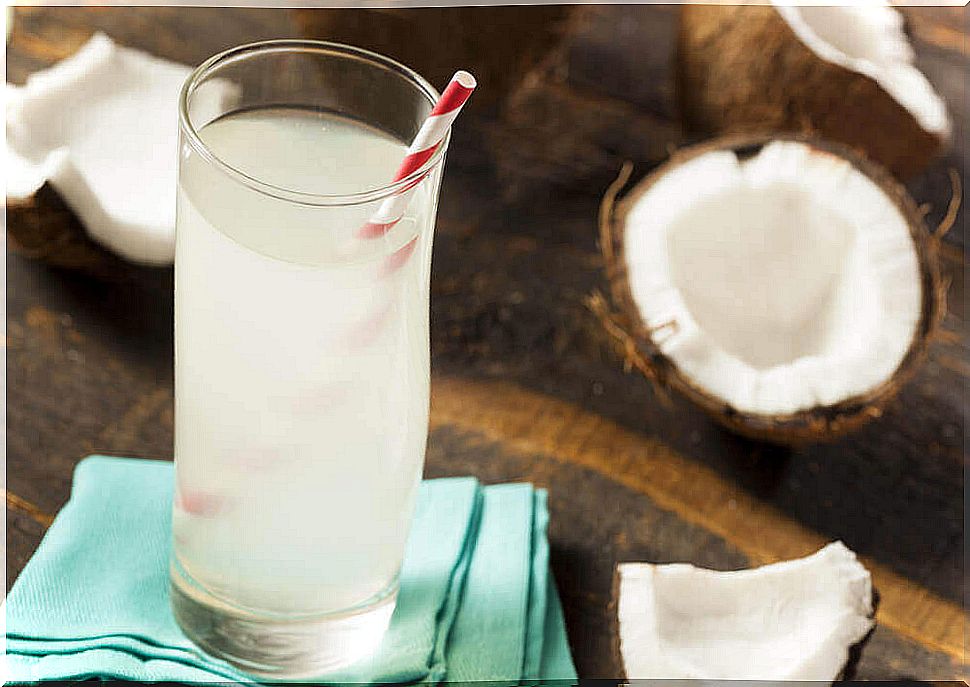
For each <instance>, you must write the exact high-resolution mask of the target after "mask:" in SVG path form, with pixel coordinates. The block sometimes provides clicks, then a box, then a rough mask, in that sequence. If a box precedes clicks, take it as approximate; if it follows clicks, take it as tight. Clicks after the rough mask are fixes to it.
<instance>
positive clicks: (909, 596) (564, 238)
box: [7, 6, 970, 679]
mask: <svg viewBox="0 0 970 687" xmlns="http://www.w3.org/2000/svg"><path fill="white" fill-rule="evenodd" d="M508 11H509V12H515V11H518V10H516V9H509V10H508ZM586 11H587V12H588V16H587V17H586V20H585V21H584V22H583V24H582V27H581V28H580V29H579V30H578V33H577V34H576V35H575V36H573V37H572V38H570V39H569V41H568V42H567V44H566V47H565V49H564V50H562V51H560V53H559V54H558V55H557V56H556V57H555V60H553V63H551V64H552V67H549V68H550V69H552V71H551V72H547V74H559V76H558V77H557V78H550V79H549V80H548V82H547V83H546V82H544V83H543V85H541V86H538V87H536V86H532V87H530V88H527V89H524V90H522V91H521V92H520V93H518V94H516V95H515V96H514V97H513V99H512V101H511V104H510V105H509V106H508V107H506V108H505V109H504V110H502V111H496V110H494V109H492V110H490V111H474V110H471V111H470V112H469V113H468V116H467V117H465V118H463V121H462V123H461V126H460V127H459V128H458V131H457V132H456V136H455V140H454V143H453V146H452V152H451V153H450V156H449V162H448V170H447V174H446V178H445V182H444V188H443V192H442V198H441V209H440V220H439V223H438V235H437V239H436V245H435V255H434V268H433V269H434V273H433V277H432V348H433V370H434V373H433V402H432V405H433V409H432V416H431V417H432V419H431V423H432V428H431V436H430V443H429V452H428V461H427V475H428V476H430V477H436V476H441V475H461V474H474V475H477V476H478V477H480V478H481V479H483V480H485V481H487V482H498V481H511V480H528V481H531V482H534V483H536V484H538V485H541V486H544V487H547V488H548V489H549V490H550V508H551V512H552V520H551V525H550V538H551V542H552V566H553V569H554V573H555V577H556V580H557V582H558V585H559V588H560V591H561V594H562V597H563V602H564V605H565V611H566V617H567V622H568V627H569V633H570V641H571V644H572V648H573V652H574V655H575V658H576V662H577V665H578V668H579V671H580V674H581V675H582V676H583V677H616V676H617V675H618V666H617V665H616V663H615V659H614V658H613V656H612V654H611V652H610V650H609V641H610V640H609V632H608V627H609V622H610V620H609V617H608V611H607V604H608V602H609V598H610V581H611V575H612V571H613V568H614V565H615V564H616V562H617V561H625V560H648V561H658V562H666V561H690V562H693V563H695V564H698V565H702V566H709V567H713V568H720V569H733V568H741V567H746V566H750V565H757V564H760V563H765V562H768V561H774V560H779V559H784V558H789V557H793V556H800V555H804V554H807V553H810V552H811V551H813V550H815V549H816V548H818V547H819V546H821V545H822V544H823V543H825V542H826V541H829V540H832V539H842V540H843V541H845V542H846V543H847V544H848V545H849V546H850V547H851V548H852V549H853V550H855V551H857V552H858V553H859V554H860V555H861V556H863V557H864V560H865V563H866V565H867V566H868V567H869V568H870V570H871V571H872V573H873V576H874V581H875V584H876V586H877V587H878V589H879V592H880V596H881V604H880V609H879V615H878V621H879V625H878V628H877V629H876V631H875V633H874V635H873V636H872V638H871V641H870V642H869V644H868V646H867V648H866V650H865V652H864V654H863V656H862V659H861V661H860V663H859V665H858V672H857V676H858V677H860V678H882V679H886V678H904V677H915V678H923V679H930V678H933V679H947V678H957V677H963V676H966V675H967V670H966V667H967V666H966V664H967V659H966V656H965V654H964V651H965V649H964V636H963V632H964V628H965V622H966V615H965V612H964V610H963V605H962V600H963V596H962V594H963V583H964V572H965V568H964V543H963V542H964V519H963V517H964V511H963V504H964V485H963V470H964V467H965V465H966V462H967V456H966V453H965V451H964V430H965V425H966V411H967V403H966V399H967V396H966V392H967V379H968V377H970V355H968V351H967V341H968V338H967V326H966V309H965V300H964V290H963V289H964V287H963V273H964V269H965V267H964V258H963V251H962V248H961V244H962V242H963V234H962V233H961V232H962V229H961V228H957V229H955V230H954V232H953V233H954V238H953V241H951V243H950V244H949V245H948V248H947V250H946V251H945V253H946V271H947V273H948V275H949V276H950V277H951V278H952V279H953V280H954V285H953V289H952V291H951V298H950V301H951V311H952V313H951V316H950V317H949V318H948V320H947V325H946V326H947V328H948V329H949V330H950V331H951V332H953V335H952V336H951V337H950V338H948V339H947V340H946V341H943V342H940V343H937V344H935V345H934V346H933V348H932V350H931V352H930V358H929V361H928V362H927V364H926V365H925V366H924V367H923V370H922V372H921V374H920V375H919V376H918V378H917V379H915V381H913V382H912V383H911V384H909V385H908V386H907V387H906V389H905V390H904V392H903V394H902V395H901V397H900V399H899V400H898V401H897V402H896V403H894V404H893V405H892V407H891V408H890V409H889V410H888V412H887V413H886V414H885V416H884V417H882V418H881V419H879V420H877V421H874V422H873V423H871V424H870V425H868V426H867V427H866V428H864V429H863V430H862V431H860V432H858V433H857V434H854V435H852V436H850V437H848V438H846V439H844V440H842V441H839V442H837V443H834V444H830V445H822V446H808V447H803V448H797V449H784V448H778V447H775V446H770V445H765V444H759V443H754V442H750V441H745V440H743V439H739V438H737V437H735V436H732V435H730V434H727V433H726V432H724V431H722V430H721V429H719V428H718V427H717V426H715V425H713V424H712V423H711V422H710V421H709V420H708V419H706V418H705V417H704V416H703V415H701V414H700V413H699V412H698V411H697V410H695V409H693V408H690V407H686V406H684V405H676V404H675V405H672V406H666V405H664V404H663V403H661V402H660V401H659V400H658V398H657V397H656V396H655V395H654V394H653V392H652V390H651V388H650V387H649V385H648V384H647V383H646V382H645V381H644V380H643V379H641V378H639V377H637V376H635V375H629V374H625V373H624V372H623V371H622V369H621V367H620V366H619V365H618V364H617V362H616V361H615V360H614V358H613V357H612V355H611V354H610V353H609V352H608V345H607V342H606V339H605V337H604V335H603V334H602V332H601V331H600V329H599V327H598V326H597V324H596V321H595V318H594V317H593V316H592V315H591V314H590V313H589V312H588V311H587V309H586V308H585V306H584V305H583V299H584V297H585V296H586V295H587V294H588V293H590V291H592V290H593V289H595V288H602V287H603V280H602V273H601V266H600V260H599V257H598V252H597V246H596V232H595V216H596V209H597V203H598V200H599V196H600V194H601V193H602V191H603V189H604V188H605V186H606V185H607V184H608V183H609V181H610V179H611V177H612V175H613V174H614V173H615V172H616V169H617V168H618V167H619V164H620V162H621V161H622V160H623V159H625V158H631V159H633V160H634V161H637V162H639V163H640V166H639V169H640V170H641V171H642V170H644V169H646V168H647V166H648V165H649V164H652V163H654V162H655V161H656V159H657V158H658V157H659V155H661V154H662V153H663V151H664V150H665V148H666V147H667V146H668V145H669V144H670V143H672V142H676V141H677V140H678V133H677V128H676V125H675V123H674V122H673V120H672V119H671V110H670V108H669V103H670V93H669V92H668V91H667V90H665V89H667V86H666V85H665V82H664V78H665V77H664V76H663V74H662V73H661V72H659V71H655V72H650V71H649V70H650V69H654V70H657V69H659V67H658V66H657V64H656V63H651V64H647V65H646V67H645V68H646V69H647V70H648V72H647V76H650V75H651V74H653V76H652V77H651V78H641V77H643V74H642V73H641V72H635V71H630V70H629V69H628V70H627V73H626V76H627V77H628V78H627V81H626V82H625V83H626V86H627V88H626V90H625V91H624V89H623V88H622V86H623V84H622V83H620V82H616V83H611V79H612V80H614V81H615V80H616V79H617V78H618V76H617V75H618V74H619V76H623V72H622V69H619V70H617V69H607V70H606V71H604V74H606V75H607V76H606V77H604V78H602V79H597V78H595V74H594V71H595V69H596V68H597V66H598V65H604V64H607V65H608V64H609V61H610V60H616V59H621V58H622V54H623V51H624V50H638V49H641V48H638V47H637V46H642V45H643V42H644V39H643V38H642V36H643V35H646V36H648V37H649V41H648V42H649V43H650V44H651V45H654V46H657V45H660V46H664V45H665V44H666V45H669V44H670V41H671V35H672V34H671V30H672V28H671V27H672V25H673V21H674V20H675V18H676V15H675V10H674V9H671V8H663V7H659V8H651V7H631V6H626V7H623V6H618V7H598V8H591V9H589V10H586ZM914 12H917V11H916V10H912V11H910V13H911V15H912V14H913V13H914ZM919 12H920V13H919V14H916V15H915V16H911V19H912V25H913V26H914V30H915V33H916V36H917V47H918V50H919V54H920V60H921V62H922V64H923V65H924V68H925V69H926V71H927V72H929V73H930V75H931V76H932V77H934V79H935V80H937V81H938V83H942V85H941V86H940V87H941V89H943V90H944V93H945V94H947V95H948V97H950V99H951V100H950V106H951V109H952V110H953V112H954V115H955V120H957V122H958V132H957V134H958V137H957V150H958V151H959V150H960V149H961V148H962V146H963V145H964V141H965V138H964V134H965V132H964V130H963V129H964V127H965V123H966V121H967V111H966V107H967V100H966V97H965V93H964V94H963V97H962V98H961V97H960V95H961V90H960V89H963V88H965V77H966V74H967V73H968V70H967V66H968V64H967V63H968V52H967V47H966V46H967V42H966V29H967V13H966V11H965V10H963V9H956V10H952V11H951V10H942V9H934V8H926V9H925V10H920V11H919ZM631 22H632V24H631ZM630 26H634V27H636V26H639V27H640V29H639V30H640V31H641V32H646V33H640V34H638V33H636V31H634V32H633V33H632V34H631V29H630V28H629V27H630ZM95 28H102V29H104V30H106V31H107V32H108V33H109V34H111V35H112V36H114V37H115V38H116V39H117V40H119V41H120V42H123V43H127V44H129V45H134V46H138V47H142V48H145V49H148V50H151V51H153V52H155V53H157V54H160V55H163V56H166V57H170V58H173V59H179V60H182V61H185V62H197V61H199V60H200V59H201V58H203V57H205V56H207V55H209V54H211V53H213V52H215V51H217V50H218V49H221V48H223V47H227V46H229V45H231V44H235V43H240V42H243V41H248V40H254V39H259V38H268V37H277V36H281V35H292V34H294V33H296V31H297V29H296V27H295V25H294V24H293V19H292V16H291V15H290V13H289V12H287V11H284V10H240V9H237V10H211V9H192V10H189V9H174V8H139V9H133V8H129V9H93V8H88V9H82V8H56V9H31V10H25V9H22V10H18V17H17V22H16V25H15V29H14V33H13V36H12V38H11V43H10V47H9V50H8V80H10V81H13V82H16V83H20V82H22V81H23V79H24V78H25V77H26V75H27V74H29V73H30V72H31V71H33V70H35V69H38V68H41V67H43V66H45V65H48V64H50V63H52V62H53V61H55V60H56V59H59V58H61V57H63V56H66V55H68V54H70V53H71V52H73V50H75V49H76V48H77V46H79V45H80V44H81V43H82V42H83V41H84V40H85V39H86V38H87V36H88V35H90V33H91V31H92V30H93V29H95ZM638 36H640V38H638ZM665 42H666V43H665ZM618 56H619V57H618ZM563 65H566V66H567V67H568V69H566V70H563V69H557V67H562V66H563ZM547 67H548V66H547ZM563 74H565V76H563ZM961 74H962V75H963V78H961V77H960V75H961ZM638 78H639V79H640V80H639V81H638V80H637V79H638ZM631 84H632V85H631ZM651 89H652V90H651ZM621 92H623V93H625V94H626V95H627V96H630V94H631V93H632V97H627V99H626V100H621V99H620V98H618V97H617V96H618V94H619V93H621ZM631 101H632V102H631ZM523 112H524V113H526V114H525V115H523V114H522V113H523ZM542 112H545V113H546V115H545V116H540V115H539V114H537V113H542ZM529 113H532V114H531V115H530V114H529ZM530 116H531V117H533V120H532V121H533V125H534V126H535V127H536V133H535V135H534V138H536V139H537V140H538V145H531V146H522V147H515V146H509V151H508V152H507V153H506V152H505V149H503V148H502V146H503V145H508V144H509V141H510V138H511V139H514V137H515V136H520V135H521V129H522V127H523V126H528V122H529V117H530ZM517 127H518V128H517ZM544 136H545V137H547V138H546V139H543V137H544ZM512 148H515V150H514V151H513V150H512ZM496 150H499V152H500V154H499V155H493V154H491V153H492V152H494V151H496ZM947 164H950V165H957V166H959V167H962V165H963V158H962V157H961V156H960V155H955V156H951V158H950V159H949V161H945V162H943V163H940V165H938V166H937V167H935V168H934V169H932V170H930V172H928V173H927V174H926V175H925V176H923V177H921V179H920V180H917V181H916V182H914V183H913V185H912V186H911V188H912V189H913V192H914V194H915V195H916V196H917V200H919V201H930V202H932V203H933V205H934V208H933V212H934V213H937V214H936V215H931V217H933V216H937V217H938V216H939V214H941V213H942V210H943V205H945V200H946V198H947V197H948V193H949V186H948V185H947V183H946V165H947ZM7 289H8V292H7V307H8V320H7V327H8V330H7V390H8V396H7V403H8V406H7V412H8V415H7V426H8V435H7V460H8V474H7V489H8V492H7V524H8V533H7V546H8V548H7V584H8V587H9V585H10V584H12V583H13V582H14V581H15V580H16V577H17V574H18V573H19V572H20V570H21V569H22V568H23V566H24V565H25V563H26V562H27V560H28V558H29V557H30V555H31V553H32V552H33V550H34V549H35V547H36V546H37V544H38V542H39V541H40V539H41V537H42V536H43V534H44V530H45V528H46V526H47V525H48V524H49V522H50V518H51V515H52V514H54V513H56V512H57V510H58V509H59V508H60V507H61V505H62V504H63V503H64V501H65V500H66V499H67V496H68V493H69V488H70V483H71V470H72V468H73V466H74V465H75V463H76V462H77V461H78V460H79V459H80V458H81V457H83V456H84V455H86V454H89V453H93V452H98V453H109V454H121V455H134V456H146V457H156V458H169V457H170V456H171V450H172V448H171V447H172V327H171V323H172V273H171V271H170V270H148V269H135V268H129V269H125V270H123V271H122V272H121V273H119V274H118V276H117V278H116V279H113V280H98V279H92V278H90V277H85V276H83V275H80V274H77V273H71V272H66V271H59V270H53V269H50V268H48V267H45V266H44V265H42V264H40V263H37V262H33V261H30V260H27V259H24V258H23V257H21V256H19V255H17V254H12V253H11V254H8V262H7ZM291 307H302V306H301V305H300V304H299V303H293V304H292V306H291Z"/></svg>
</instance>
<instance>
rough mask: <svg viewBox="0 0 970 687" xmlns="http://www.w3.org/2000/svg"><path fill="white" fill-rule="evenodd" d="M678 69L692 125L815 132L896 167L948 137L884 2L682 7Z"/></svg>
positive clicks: (714, 129) (901, 170) (898, 170)
mask: <svg viewBox="0 0 970 687" xmlns="http://www.w3.org/2000/svg"><path fill="white" fill-rule="evenodd" d="M679 68H680V88H679V92H680V100H681V106H682V110H683V116H684V118H685V124H686V125H687V127H688V128H689V129H692V130H694V131H697V132H703V133H706V134H719V133H739V132H753V133H767V132H775V131H787V132H796V133H808V132H814V133H816V134H818V135H820V136H821V137H823V138H826V139H829V140H833V141H838V142H842V143H845V144H847V145H850V146H852V147H854V148H857V149H859V150H861V151H863V152H865V153H866V154H867V155H868V156H869V157H871V158H872V159H873V160H875V161H876V162H879V163H880V164H882V165H884V166H886V167H888V168H889V169H890V171H892V172H893V173H894V174H896V175H897V176H900V177H908V176H911V175H913V174H915V173H917V172H919V171H920V170H922V169H923V168H924V167H925V166H926V165H927V163H928V162H929V161H930V160H931V159H932V158H933V157H934V156H935V155H936V154H937V153H938V152H939V151H940V150H941V149H942V148H943V147H944V145H945V144H946V143H947V142H948V141H949V138H950V120H949V117H948V116H947V112H946V107H945V105H944V103H943V101H942V100H941V98H940V97H939V96H938V95H937V94H936V91H935V90H934V89H933V86H932V85H931V84H930V83H929V81H928V80H927V79H926V77H925V76H924V75H923V74H922V73H921V72H920V71H919V70H918V69H917V68H916V67H915V66H914V64H913V49H912V47H911V46H910V43H909V40H908V39H907V37H906V34H905V32H904V30H903V18H902V16H901V15H900V14H899V12H898V11H897V10H896V9H894V8H892V7H891V6H889V4H888V3H885V2H881V1H877V2H868V3H864V4H862V5H858V4H856V5H851V6H833V7H820V6H797V5H791V4H782V3H780V2H779V3H773V5H772V6H743V5H742V6H729V5H689V6H684V8H683V14H682V18H681V34H680V43H679Z"/></svg>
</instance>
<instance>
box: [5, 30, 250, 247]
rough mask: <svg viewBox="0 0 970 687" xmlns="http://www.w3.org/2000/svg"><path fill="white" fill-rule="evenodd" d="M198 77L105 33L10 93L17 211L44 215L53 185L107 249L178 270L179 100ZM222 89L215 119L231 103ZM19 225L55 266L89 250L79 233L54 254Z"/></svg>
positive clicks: (20, 236) (9, 159)
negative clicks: (42, 202)
mask: <svg viewBox="0 0 970 687" xmlns="http://www.w3.org/2000/svg"><path fill="white" fill-rule="evenodd" d="M189 72H190V69H189V68H188V67H185V66H183V65H180V64H176V63H174V62H169V61H166V60H161V59H158V58H155V57H152V56H149V55H146V54H144V53H142V52H139V51H137V50H133V49H130V48H124V47H120V46H118V45H116V44H115V43H113V42H112V41H111V39H110V38H108V37H107V36H105V35H104V34H100V33H99V34H96V35H94V36H93V37H92V38H91V39H90V40H89V41H88V42H87V43H86V44H85V45H84V46H83V47H82V48H81V49H80V50H79V51H78V52H77V53H75V54H74V55H73V56H71V57H69V58H67V59H65V60H63V61H61V62H60V63H58V64H57V65H55V66H53V67H51V68H50V69H47V70H45V71H40V72H36V73H34V74H32V75H31V76H30V77H29V78H28V80H27V83H26V84H25V85H24V86H23V87H17V86H11V85H10V84H7V91H6V97H7V107H6V112H7V122H6V124H7V151H6V167H7V188H6V196H7V203H8V207H10V209H11V210H13V211H19V210H27V211H31V212H42V211H43V208H39V207H38V206H37V203H36V200H37V192H38V191H39V190H40V189H41V188H42V187H43V186H44V185H45V184H47V185H49V186H50V187H51V188H52V189H53V191H56V193H57V195H59V196H60V197H61V198H62V199H63V200H64V202H65V203H66V204H67V205H68V206H69V207H70V208H71V210H72V211H73V212H74V213H75V214H76V215H77V217H78V219H80V221H81V223H83V225H84V227H85V229H86V230H87V232H88V234H89V235H90V236H91V238H93V239H94V240H95V241H97V242H98V243H99V244H101V245H102V246H105V247H107V248H109V249H110V250H112V251H114V252H115V253H117V254H118V255H120V256H122V257H124V258H126V259H128V260H131V261H133V262H136V263H142V264H147V265H167V264H171V263H172V261H173V259H174V254H175V184H176V164H177V155H178V151H177V146H178V117H177V107H178V94H179V90H180V89H181V86H182V83H183V82H184V81H185V78H186V77H187V76H188V74H189ZM216 90H218V91H219V93H220V95H219V96H218V97H214V98H213V102H212V103H211V105H212V108H213V112H215V111H217V109H218V108H219V107H220V106H221V105H222V104H223V103H221V102H216V101H217V100H220V99H221V98H226V97H230V95H231V90H230V89H228V88H222V89H213V90H210V91H209V92H210V93H214V92H215V91H216ZM24 214H26V212H25V213H24ZM18 219H19V218H18V217H17V216H13V217H11V221H9V222H8V230H9V231H10V232H11V234H13V235H14V237H15V239H16V241H17V242H18V243H19V244H21V245H26V246H31V247H32V249H33V250H34V252H36V253H37V254H38V255H44V256H46V257H49V258H53V260H54V261H55V262H57V261H58V260H59V258H60V257H62V256H60V254H59V252H58V251H59V250H60V248H61V246H62V245H68V244H70V245H73V246H80V245H83V244H84V241H83V239H79V238H78V237H76V236H70V235H69V234H71V233H72V232H73V231H74V228H75V225H73V224H70V223H68V224H66V225H65V226H64V228H63V231H60V232H59V233H58V236H57V237H55V244H56V245H51V244H50V242H49V241H47V239H46V238H45V237H43V236H42V237H40V238H38V237H37V236H33V235H29V234H28V233H27V232H29V231H30V229H31V226H30V224H31V223H28V222H21V221H18ZM65 232H66V233H65ZM85 260H86V258H85ZM60 262H62V263H63V260H61V261H60Z"/></svg>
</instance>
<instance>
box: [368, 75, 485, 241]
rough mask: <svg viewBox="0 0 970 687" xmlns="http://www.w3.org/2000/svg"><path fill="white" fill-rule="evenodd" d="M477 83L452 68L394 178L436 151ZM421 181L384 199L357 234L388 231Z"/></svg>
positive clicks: (376, 234) (411, 171)
mask: <svg viewBox="0 0 970 687" xmlns="http://www.w3.org/2000/svg"><path fill="white" fill-rule="evenodd" d="M476 85H477V83H476V81H475V77H474V76H472V75H471V74H469V73H468V72H465V71H459V72H455V75H454V76H453V77H451V81H450V82H449V83H448V86H447V88H445V90H444V91H443V92H442V93H441V98H439V99H438V102H437V103H435V106H434V108H433V109H432V110H431V113H430V114H429V115H428V118H427V119H426V120H424V124H422V125H421V129H420V130H419V131H418V135H417V136H415V137H414V141H413V142H412V143H411V146H410V147H409V148H408V152H407V155H405V156H404V160H403V161H402V162H401V166H400V167H398V170H397V173H396V174H395V175H394V181H395V182H396V181H401V180H402V179H406V178H407V177H408V176H410V175H411V174H414V172H416V171H418V170H419V169H421V167H422V166H423V165H424V163H426V162H427V161H428V160H429V159H430V158H431V156H432V155H434V154H435V151H437V150H438V148H439V147H440V146H441V144H442V143H443V142H444V140H445V136H447V134H448V130H449V129H450V128H451V124H452V122H454V121H455V117H457V116H458V113H459V112H461V108H462V106H463V105H464V104H465V102H466V101H467V100H468V98H469V96H471V94H472V91H474V90H475V86H476ZM422 178H423V177H422ZM420 181H421V179H417V180H416V181H415V182H414V183H413V184H411V185H409V186H407V187H405V188H404V189H402V190H401V191H399V192H397V193H396V194H394V195H393V196H391V197H390V198H388V199H387V200H385V201H384V202H383V203H382V204H381V207H380V209H378V211H377V212H376V213H375V214H374V216H373V217H371V219H370V221H369V222H367V224H365V225H364V226H363V227H361V228H360V230H359V231H358V232H357V235H358V236H359V237H360V238H365V239H373V238H379V237H381V236H384V234H386V233H387V232H388V231H390V230H391V228H392V227H393V226H394V225H395V224H397V223H398V222H399V221H400V220H401V218H402V217H403V216H404V213H405V212H406V211H407V209H408V204H409V203H410V200H411V194H412V193H413V191H414V188H415V186H417V185H418V183H419V182H420Z"/></svg>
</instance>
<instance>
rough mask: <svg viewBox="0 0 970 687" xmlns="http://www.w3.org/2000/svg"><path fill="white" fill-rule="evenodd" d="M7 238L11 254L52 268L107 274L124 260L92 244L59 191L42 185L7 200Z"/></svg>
mask: <svg viewBox="0 0 970 687" xmlns="http://www.w3.org/2000/svg"><path fill="white" fill-rule="evenodd" d="M6 206H7V237H8V238H9V246H10V248H11V249H12V250H13V252H14V253H17V254H19V255H22V256H24V257H27V258H30V259H33V260H39V261H41V262H45V263H47V264H49V265H51V266H53V267H62V268H65V269H72V270H78V271H81V272H85V273H87V274H91V275H95V276H99V277H108V276H115V275H117V274H119V273H121V272H123V271H124V270H125V263H124V261H122V260H121V259H120V258H118V257H116V256H115V255H113V254H112V253H110V252H109V251H107V250H105V249H104V248H102V247H101V246H99V245H98V244H97V243H95V242H94V241H93V240H92V239H91V238H90V237H89V236H88V235H87V232H85V230H84V226H83V225H82V224H81V221H80V220H79V219H78V218H77V216H76V215H75V214H74V212H73V211H72V210H71V208H70V207H68V205H67V204H66V203H65V202H64V200H63V198H61V196H60V194H59V193H58V192H57V191H55V190H54V189H53V188H52V187H51V186H50V184H44V185H43V186H41V187H40V189H38V190H37V192H36V193H34V194H33V195H32V196H30V197H28V198H25V199H23V200H13V199H10V198H7V199H6Z"/></svg>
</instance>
